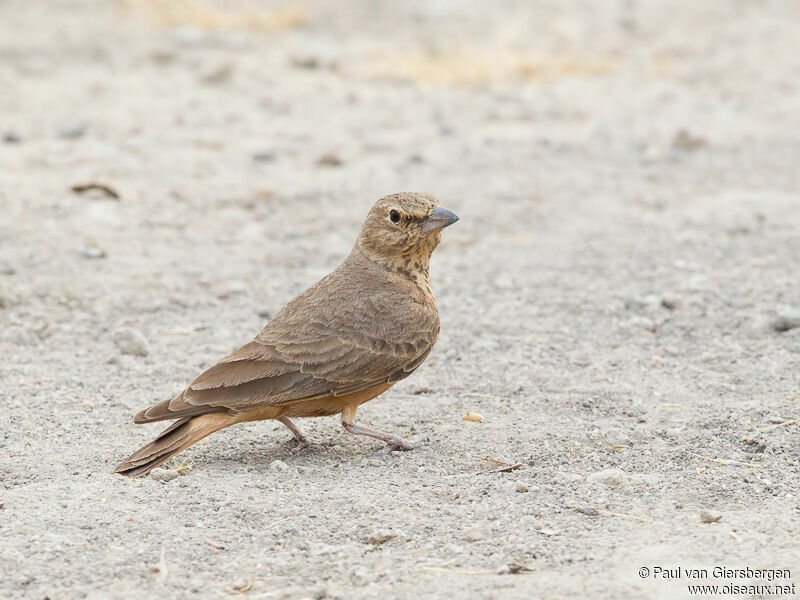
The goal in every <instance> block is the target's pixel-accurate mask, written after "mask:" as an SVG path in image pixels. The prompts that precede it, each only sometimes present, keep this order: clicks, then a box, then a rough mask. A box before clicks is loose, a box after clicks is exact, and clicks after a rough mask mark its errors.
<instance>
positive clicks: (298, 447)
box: [277, 417, 324, 454]
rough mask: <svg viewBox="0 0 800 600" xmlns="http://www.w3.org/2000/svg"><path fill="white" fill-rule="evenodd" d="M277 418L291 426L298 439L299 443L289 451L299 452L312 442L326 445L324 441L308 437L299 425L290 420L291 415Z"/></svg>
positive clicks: (290, 428) (290, 429)
mask: <svg viewBox="0 0 800 600" xmlns="http://www.w3.org/2000/svg"><path fill="white" fill-rule="evenodd" d="M277 420H278V421H280V422H281V423H283V424H284V425H286V427H288V428H289V431H291V432H292V434H293V435H294V437H295V439H296V440H297V445H296V446H295V447H294V448H292V449H291V450H289V452H291V453H292V454H297V453H298V452H300V451H301V450H305V449H306V448H308V447H309V446H310V445H311V444H323V445H324V442H319V441H317V440H314V439H311V438H309V437H307V436H306V435H305V434H304V433H303V432H302V431H300V429H299V428H298V427H297V425H295V424H294V423H292V422H291V421H290V420H289V417H278V419H277Z"/></svg>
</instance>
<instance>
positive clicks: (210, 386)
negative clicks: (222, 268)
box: [137, 297, 439, 422]
mask: <svg viewBox="0 0 800 600" xmlns="http://www.w3.org/2000/svg"><path fill="white" fill-rule="evenodd" d="M381 304H383V303H382V302H378V301H375V299H371V298H369V297H367V298H364V299H360V300H359V301H358V302H349V303H344V304H340V305H339V306H338V307H335V308H334V309H332V312H331V311H330V310H329V311H323V312H322V314H313V315H311V316H309V315H308V314H305V313H304V311H298V312H297V313H292V312H291V311H289V313H288V315H283V316H282V315H278V316H276V318H275V319H273V321H271V322H270V323H268V324H267V326H266V327H265V328H264V330H263V331H262V332H261V333H260V334H259V335H258V336H257V337H256V339H255V340H253V341H252V342H250V343H248V344H246V345H244V346H242V347H241V348H239V349H238V350H236V351H235V352H233V353H232V354H230V355H229V356H227V357H225V358H224V359H222V360H221V361H220V362H218V363H217V364H216V365H214V366H213V367H211V368H209V369H208V370H206V371H205V372H204V373H202V374H201V375H200V376H199V377H197V378H196V379H195V380H194V381H193V382H192V383H191V384H190V385H189V387H188V388H186V389H185V390H184V391H183V392H182V393H181V394H179V395H178V396H176V397H175V398H173V399H172V400H168V401H165V402H162V403H160V404H157V405H155V406H153V407H151V408H149V409H147V410H146V411H143V412H142V413H140V415H137V421H138V422H148V421H153V420H161V419H168V418H177V417H181V416H188V415H193V414H203V413H207V412H212V411H216V410H221V409H228V410H234V411H240V410H247V409H250V408H255V407H258V406H270V405H276V404H282V403H285V402H292V401H297V400H304V399H312V398H320V397H324V396H340V395H344V394H349V393H353V392H357V391H361V390H364V389H367V388H370V387H373V386H375V385H379V384H382V383H390V382H395V381H399V380H400V379H403V378H404V377H407V376H408V375H410V374H411V373H412V372H413V371H414V370H415V369H416V368H417V367H418V366H419V365H420V364H422V362H423V361H424V360H425V358H426V357H427V356H428V354H429V353H430V351H431V348H432V347H433V344H434V342H435V341H436V337H437V335H438V333H439V319H438V315H437V314H436V311H435V309H434V310H433V311H431V310H430V309H428V308H426V307H422V306H420V305H417V304H415V303H410V304H411V306H405V307H403V309H404V310H402V311H396V312H394V314H389V315H387V314H386V313H385V310H386V307H385V306H381Z"/></svg>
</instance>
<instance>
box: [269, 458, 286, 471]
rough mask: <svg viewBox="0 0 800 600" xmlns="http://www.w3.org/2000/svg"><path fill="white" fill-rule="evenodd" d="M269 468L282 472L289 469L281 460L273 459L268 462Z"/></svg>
mask: <svg viewBox="0 0 800 600" xmlns="http://www.w3.org/2000/svg"><path fill="white" fill-rule="evenodd" d="M269 468H270V470H272V471H278V472H280V473H283V472H286V471H288V470H289V465H287V464H286V463H285V462H283V461H282V460H273V461H272V462H271V463H269Z"/></svg>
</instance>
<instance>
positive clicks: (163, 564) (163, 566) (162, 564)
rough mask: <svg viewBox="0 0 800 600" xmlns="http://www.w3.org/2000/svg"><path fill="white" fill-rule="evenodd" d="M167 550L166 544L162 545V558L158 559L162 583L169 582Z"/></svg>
mask: <svg viewBox="0 0 800 600" xmlns="http://www.w3.org/2000/svg"><path fill="white" fill-rule="evenodd" d="M166 552H167V549H166V547H165V546H164V544H161V558H159V559H158V572H159V576H158V578H159V579H160V580H161V582H162V583H163V582H165V581H166V580H167V576H168V575H169V568H168V567H167V557H166Z"/></svg>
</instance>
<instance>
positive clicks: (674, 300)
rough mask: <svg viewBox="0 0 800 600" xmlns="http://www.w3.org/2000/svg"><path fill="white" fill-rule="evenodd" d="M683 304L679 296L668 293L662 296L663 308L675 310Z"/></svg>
mask: <svg viewBox="0 0 800 600" xmlns="http://www.w3.org/2000/svg"><path fill="white" fill-rule="evenodd" d="M680 304H681V298H680V296H678V295H677V294H672V293H666V294H663V295H662V296H661V306H663V307H664V308H667V309H669V310H675V309H676V308H678V307H679V306H680Z"/></svg>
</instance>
